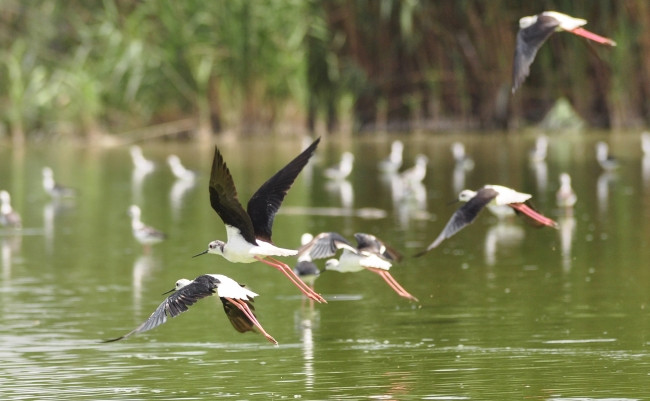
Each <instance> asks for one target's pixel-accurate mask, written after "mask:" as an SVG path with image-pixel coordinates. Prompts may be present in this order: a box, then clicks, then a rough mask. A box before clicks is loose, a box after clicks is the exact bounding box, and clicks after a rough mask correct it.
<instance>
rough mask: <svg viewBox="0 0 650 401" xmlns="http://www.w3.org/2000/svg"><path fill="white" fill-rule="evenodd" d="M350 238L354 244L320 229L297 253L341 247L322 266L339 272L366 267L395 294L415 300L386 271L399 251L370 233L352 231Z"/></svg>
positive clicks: (319, 255)
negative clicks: (338, 254)
mask: <svg viewBox="0 0 650 401" xmlns="http://www.w3.org/2000/svg"><path fill="white" fill-rule="evenodd" d="M354 238H355V239H356V240H357V246H356V247H354V246H353V245H352V244H351V243H350V242H348V240H346V239H345V238H344V237H343V236H342V235H340V234H338V233H335V232H326V233H320V234H318V235H317V236H315V237H314V238H313V239H312V240H311V241H310V242H308V243H307V244H305V245H303V246H302V247H301V248H300V250H299V251H298V257H299V258H300V257H304V255H307V254H308V255H309V257H310V258H311V259H323V258H329V257H332V256H335V255H336V253H337V252H338V251H339V250H340V249H342V250H343V252H342V253H341V256H339V258H338V259H328V260H327V261H326V262H325V270H332V271H338V272H341V273H353V272H358V271H361V270H364V269H365V270H370V271H371V272H373V273H376V274H378V275H379V276H381V278H383V279H384V281H386V283H387V284H388V285H389V286H390V288H392V289H393V290H394V291H395V292H396V293H397V294H398V295H399V296H401V297H404V298H406V299H409V300H411V301H416V302H417V301H418V299H417V298H416V297H414V296H413V295H411V294H409V292H408V291H406V290H405V289H404V287H402V286H401V285H400V284H399V283H398V282H397V281H396V280H395V279H394V278H393V276H392V275H391V274H390V272H389V270H390V268H391V266H392V265H393V262H397V261H399V260H401V255H400V254H399V253H398V252H397V251H395V250H394V249H391V248H390V247H388V246H387V245H386V244H385V243H384V242H383V241H381V240H380V239H379V238H377V237H375V236H374V235H371V234H364V233H356V234H354Z"/></svg>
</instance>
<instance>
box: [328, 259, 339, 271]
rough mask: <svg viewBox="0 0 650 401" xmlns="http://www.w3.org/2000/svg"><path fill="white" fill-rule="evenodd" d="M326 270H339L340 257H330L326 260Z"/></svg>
mask: <svg viewBox="0 0 650 401" xmlns="http://www.w3.org/2000/svg"><path fill="white" fill-rule="evenodd" d="M325 270H333V271H338V270H339V261H338V259H328V260H327V261H326V262H325Z"/></svg>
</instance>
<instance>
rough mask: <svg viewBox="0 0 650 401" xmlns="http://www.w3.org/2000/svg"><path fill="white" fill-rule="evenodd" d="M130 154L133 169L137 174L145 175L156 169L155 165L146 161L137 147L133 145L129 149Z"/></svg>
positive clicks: (140, 149)
mask: <svg viewBox="0 0 650 401" xmlns="http://www.w3.org/2000/svg"><path fill="white" fill-rule="evenodd" d="M129 153H131V160H133V167H134V169H135V171H137V172H138V174H141V175H143V176H144V175H147V174H149V173H151V172H152V171H154V170H155V169H156V163H154V162H153V161H151V160H148V159H146V158H145V157H144V155H143V154H142V148H140V147H139V146H138V145H133V146H131V147H130V148H129Z"/></svg>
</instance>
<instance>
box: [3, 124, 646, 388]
mask: <svg viewBox="0 0 650 401" xmlns="http://www.w3.org/2000/svg"><path fill="white" fill-rule="evenodd" d="M392 139H394V138H393V137H390V138H382V139H380V140H378V139H370V138H366V137H362V138H360V139H354V140H352V139H350V140H335V139H330V138H324V139H323V140H322V142H321V145H320V147H319V149H318V151H317V153H316V157H315V158H314V160H313V162H312V163H310V165H308V167H307V168H306V169H305V171H303V173H302V174H301V176H300V177H299V178H298V180H297V181H296V182H295V183H294V185H293V187H292V189H291V191H290V192H289V194H288V196H287V197H286V199H285V201H284V203H283V206H282V208H281V209H280V213H279V214H278V215H277V216H276V219H275V223H274V231H273V239H274V242H275V243H276V244H277V245H279V246H281V247H285V248H297V247H299V246H300V236H301V234H302V233H304V232H311V233H314V234H316V233H319V232H323V231H336V232H339V233H341V234H342V235H344V236H346V237H349V238H350V239H351V240H352V235H353V234H354V233H355V232H367V233H372V234H375V235H377V236H378V237H380V238H382V239H383V240H385V241H386V242H387V243H389V244H390V245H391V246H392V247H394V248H396V249H397V250H399V251H400V252H402V254H404V255H405V258H404V260H403V261H401V262H400V263H398V264H396V265H395V266H393V268H392V269H391V273H392V275H393V276H394V277H395V279H396V280H397V281H398V282H399V283H400V284H401V285H402V286H403V287H404V288H406V289H407V290H408V291H409V292H410V293H411V294H413V295H415V296H416V297H418V298H419V300H420V302H419V303H412V302H409V301H407V300H405V299H403V298H400V297H399V296H398V295H397V294H396V293H394V292H393V291H392V290H391V289H390V288H389V287H388V286H387V285H386V283H385V282H384V281H383V280H382V279H381V278H380V277H379V276H378V275H376V274H373V273H371V272H369V271H362V272H359V273H348V274H343V273H337V272H325V273H323V274H322V275H321V276H320V277H319V278H318V279H317V280H316V283H315V288H316V290H317V291H318V292H319V293H321V294H322V295H323V296H324V297H325V298H326V299H327V300H328V303H327V304H316V305H310V304H309V302H306V301H305V300H304V299H303V298H302V295H301V294H300V293H299V292H298V290H297V288H296V287H294V286H293V285H292V284H291V283H290V282H289V281H288V280H287V279H286V278H284V277H283V276H282V275H281V274H280V273H279V272H277V271H275V270H274V269H272V268H270V267H268V266H266V265H264V264H261V263H254V264H248V265H243V264H232V263H230V262H228V261H226V260H225V259H223V258H221V257H218V256H212V255H207V256H202V257H200V258H194V259H192V258H191V256H192V255H194V254H196V253H198V252H200V251H202V250H204V249H205V248H206V246H207V244H208V242H209V241H211V240H213V239H218V238H221V239H225V230H224V227H223V224H222V223H221V220H220V219H219V218H218V216H217V215H216V213H214V212H213V211H212V209H211V208H210V204H209V200H208V199H209V198H208V179H209V168H210V163H211V158H212V152H213V149H212V148H204V149H201V148H199V147H198V145H196V144H183V143H180V144H179V143H167V142H160V143H152V144H144V145H143V151H144V154H145V156H146V157H148V158H151V159H153V160H155V161H156V163H157V164H158V169H157V170H156V171H155V172H153V173H151V174H149V175H147V176H145V177H137V176H134V175H133V166H132V163H131V159H130V155H129V152H128V149H127V148H126V147H125V148H112V149H94V150H93V149H85V148H79V147H76V146H73V145H67V146H66V145H64V144H57V143H55V144H48V145H44V144H36V145H32V146H29V147H28V148H27V150H26V151H25V152H24V153H19V152H15V151H12V150H11V149H9V148H0V189H7V190H9V191H10V192H11V194H12V201H13V202H12V203H13V206H14V208H15V209H16V210H18V211H19V212H20V213H21V215H22V218H23V225H24V229H23V230H21V231H17V232H14V231H12V230H9V229H0V251H1V255H0V256H1V259H0V266H1V275H0V363H1V364H0V399H3V400H147V399H161V400H162V399H165V400H169V399H174V400H208V399H210V400H214V399H233V400H258V399H259V400H269V399H276V400H281V399H301V400H332V399H340V400H522V399H539V400H567V401H569V400H570V401H573V400H575V401H579V400H644V399H650V310H649V309H650V291H649V289H650V211H649V210H650V208H648V207H646V206H650V160H649V159H645V160H644V158H643V154H642V152H641V147H640V138H639V135H638V133H626V134H611V135H607V136H605V135H602V134H598V133H594V134H589V135H587V134H584V135H582V136H580V135H571V134H557V135H552V136H550V139H549V141H550V143H549V150H548V157H547V160H546V162H544V163H538V164H531V163H530V162H529V161H528V151H529V149H530V148H531V147H532V146H533V144H534V141H535V136H534V135H533V134H525V135H524V134H522V135H510V136H503V135H494V136H488V135H486V136H479V135H476V136H474V135H442V136H435V137H434V136H431V137H428V136H414V137H405V138H403V141H404V143H405V152H404V159H405V166H406V167H409V166H411V165H412V164H413V160H414V158H415V156H416V155H417V154H419V153H422V154H425V155H426V156H428V158H429V165H428V169H427V176H426V178H425V180H424V185H423V186H422V187H418V188H415V189H413V190H412V191H410V192H409V194H410V196H406V197H405V196H403V195H404V193H402V192H400V190H399V188H400V187H399V186H396V185H395V183H394V182H393V183H391V181H390V180H389V179H386V178H385V177H382V175H381V174H380V173H379V172H378V170H377V162H378V160H380V159H382V158H384V157H385V156H386V155H387V154H388V152H389V148H390V142H391V140H392ZM456 140H458V141H461V142H463V143H465V145H466V148H467V152H468V154H469V155H470V156H471V157H472V158H473V159H474V162H475V166H474V168H473V170H471V171H467V172H465V173H464V174H463V173H462V172H460V171H458V170H456V171H455V174H454V162H453V159H452V156H451V151H450V145H451V143H452V142H453V141H456ZM597 140H606V141H607V142H609V143H610V148H611V150H612V152H613V153H615V154H617V155H618V157H619V158H620V159H621V167H620V169H619V170H618V171H616V172H614V173H603V172H602V170H601V168H600V167H599V165H598V164H597V162H596V159H595V153H594V144H595V142H596V141H597ZM215 141H216V143H217V144H218V145H219V147H220V149H221V150H222V153H223V154H224V157H225V159H226V162H227V163H228V166H229V168H230V171H231V173H232V175H233V177H234V180H235V183H236V184H237V187H238V192H239V197H240V200H242V201H243V202H244V203H245V202H246V201H247V200H248V198H249V197H250V196H251V195H252V193H253V192H254V191H255V190H256V189H257V188H258V187H259V185H261V184H262V183H263V182H264V181H265V180H266V179H267V178H269V177H270V176H271V175H272V174H273V173H274V172H275V171H277V170H278V169H279V168H281V167H282V166H283V165H284V164H285V163H287V162H288V161H289V160H290V159H291V158H293V157H294V156H295V155H297V154H298V153H299V152H300V150H301V144H300V141H297V140H282V139H277V140H269V139H247V140H243V141H238V142H234V141H223V140H221V139H220V138H217V139H216V140H215ZM343 151H351V152H353V153H354V154H355V156H356V159H355V167H354V170H353V173H352V175H351V177H350V178H349V180H348V181H347V182H339V183H334V184H333V183H331V182H327V180H326V179H325V178H324V177H323V170H324V169H325V168H326V167H328V166H330V165H332V164H334V163H336V162H337V161H338V159H339V157H340V154H341V152H343ZM172 153H174V154H177V155H178V156H179V157H180V158H181V160H182V161H183V162H184V163H185V165H186V166H187V167H189V168H191V169H195V170H198V171H199V172H200V174H201V176H200V177H199V180H198V182H197V183H196V184H195V185H191V184H187V183H183V182H180V181H177V180H176V179H175V178H174V177H173V176H172V174H171V172H170V170H169V168H168V167H167V165H166V163H165V159H166V157H167V156H168V155H169V154H172ZM43 166H50V167H52V168H53V170H54V172H55V177H56V179H57V180H58V181H60V182H61V183H64V184H67V185H69V186H73V187H75V188H76V189H77V190H78V196H77V197H76V198H75V199H74V200H70V201H58V202H55V201H52V200H51V199H50V198H49V197H48V196H47V195H46V194H45V193H44V191H43V189H42V186H41V169H42V167H43ZM563 171H566V172H568V173H570V174H571V176H572V177H573V184H574V188H575V190H576V192H577V194H578V203H577V204H576V207H575V210H574V212H573V214H572V215H567V214H565V213H563V212H562V211H560V210H559V209H558V207H557V206H556V205H555V191H556V190H557V188H558V185H559V184H558V175H559V173H561V172H563ZM488 183H489V184H502V185H506V186H509V187H512V188H514V189H517V190H519V191H521V192H526V193H531V194H533V201H534V204H535V206H536V207H537V209H539V210H540V211H541V212H542V213H544V214H545V215H547V216H549V217H552V218H554V219H556V220H557V221H558V223H559V224H560V229H558V230H554V229H551V228H542V229H539V228H535V227H532V226H530V225H528V224H526V223H525V222H524V221H522V220H512V221H508V222H499V221H498V220H497V218H496V217H494V216H492V215H491V214H490V213H489V212H487V211H484V212H482V213H481V214H480V215H479V217H478V218H477V219H476V221H475V222H474V223H473V224H472V225H470V226H469V227H467V228H465V229H464V230H462V231H461V232H459V233H458V234H456V235H455V236H454V237H452V238H450V239H448V240H446V241H445V242H443V243H442V245H441V246H440V247H439V248H437V249H434V250H433V251H431V252H430V253H428V254H427V255H425V256H423V257H421V258H413V257H412V255H413V254H415V253H417V252H418V251H420V250H422V249H423V248H424V247H426V246H427V245H428V244H429V243H430V242H431V241H433V239H434V238H435V237H436V236H437V235H438V233H439V232H440V230H442V228H443V227H444V225H445V223H446V221H447V220H448V219H449V217H450V216H451V215H452V213H453V212H454V211H455V210H456V208H457V207H458V206H459V204H450V202H451V201H453V200H454V199H455V197H456V194H457V192H456V190H457V188H464V187H467V188H473V189H477V188H479V187H481V186H482V185H483V184H488ZM391 184H392V185H391ZM131 204H138V205H140V206H141V207H142V210H143V215H142V219H143V221H144V222H145V223H147V224H150V225H152V226H155V227H157V228H159V229H160V230H162V231H164V232H166V233H167V234H168V236H169V237H168V239H167V240H166V241H165V242H163V243H161V244H158V245H155V246H154V247H153V249H152V251H151V252H146V251H145V250H143V248H142V246H140V245H139V244H138V243H137V242H136V241H135V240H134V238H133V236H132V234H131V227H130V220H129V217H128V216H127V209H128V207H129V205H131ZM284 260H285V261H286V262H287V263H288V264H289V265H293V264H295V259H292V258H285V259H284ZM320 265H321V267H322V266H323V263H322V261H321V262H320ZM204 273H219V274H225V275H228V276H229V277H232V278H233V279H235V280H237V281H239V282H241V283H245V284H246V285H247V286H248V287H249V288H251V289H252V290H253V291H255V292H257V293H259V294H260V296H259V297H258V298H256V302H255V306H256V312H257V315H258V319H259V321H260V323H261V324H262V325H263V326H264V328H265V329H266V330H267V331H268V332H269V333H270V334H271V335H273V336H274V337H275V338H276V339H277V340H278V342H279V346H273V345H272V344H270V343H268V342H267V341H266V340H265V339H264V337H263V336H261V335H259V334H255V333H246V334H240V333H237V332H236V331H234V330H233V328H232V327H231V326H230V324H229V322H228V321H227V319H226V317H225V316H224V314H223V310H222V308H221V303H220V302H219V301H218V300H217V299H216V298H208V299H205V300H202V301H201V302H199V303H197V304H196V305H194V306H193V307H192V308H191V309H190V311H188V312H187V313H184V314H182V315H181V316H179V317H177V318H174V319H171V320H169V321H168V322H167V323H166V324H164V325H162V326H160V327H158V328H156V329H154V330H151V331H149V332H146V333H143V334H139V335H135V336H132V337H130V338H128V339H127V340H124V341H121V342H116V343H107V344H106V343H101V340H103V339H107V338H113V337H117V336H120V335H122V334H124V333H126V332H128V331H130V330H131V329H133V328H135V327H136V326H137V325H138V324H140V323H141V322H142V321H144V320H145V319H146V318H147V317H148V316H149V314H150V313H151V312H152V311H153V310H154V309H155V308H156V307H157V306H158V305H159V304H160V302H162V300H163V299H164V298H165V296H164V295H161V294H162V293H163V292H165V291H167V290H169V289H171V288H172V287H173V286H174V282H175V281H176V280H177V279H179V278H183V277H184V278H189V279H193V278H195V277H196V276H198V275H200V274H204Z"/></svg>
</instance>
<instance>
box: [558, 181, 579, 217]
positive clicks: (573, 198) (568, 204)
mask: <svg viewBox="0 0 650 401" xmlns="http://www.w3.org/2000/svg"><path fill="white" fill-rule="evenodd" d="M555 199H556V201H557V205H558V206H559V207H561V208H564V209H570V208H572V207H573V205H575V204H576V202H577V201H578V196H577V195H576V193H575V191H574V190H573V188H572V187H571V176H570V175H569V174H567V173H562V174H560V189H558V190H557V193H556V194H555Z"/></svg>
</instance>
